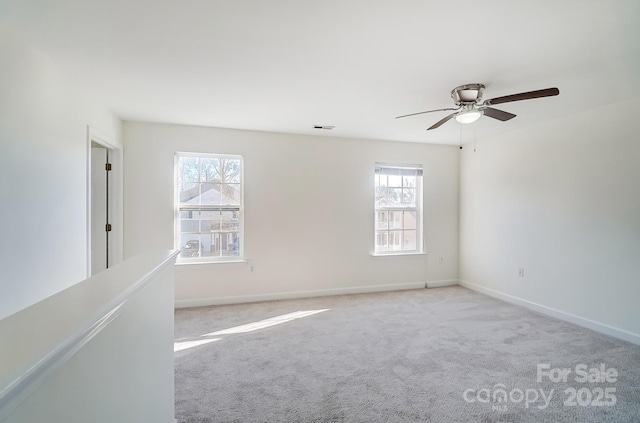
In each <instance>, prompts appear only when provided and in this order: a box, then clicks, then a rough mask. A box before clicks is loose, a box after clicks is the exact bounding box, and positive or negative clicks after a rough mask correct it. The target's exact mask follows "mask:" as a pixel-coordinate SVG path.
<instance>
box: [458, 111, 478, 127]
mask: <svg viewBox="0 0 640 423" xmlns="http://www.w3.org/2000/svg"><path fill="white" fill-rule="evenodd" d="M482 114H483V113H482V110H477V109H473V110H463V111H462V112H460V113H458V114H457V115H456V121H457V122H458V123H463V124H468V123H473V122H475V121H477V120H478V119H480V116H482Z"/></svg>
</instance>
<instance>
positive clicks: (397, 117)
mask: <svg viewBox="0 0 640 423" xmlns="http://www.w3.org/2000/svg"><path fill="white" fill-rule="evenodd" d="M446 110H460V108H457V109H452V108H448V109H436V110H427V111H426V112H418V113H411V114H410V115H402V116H396V119H400V118H404V117H409V116H415V115H422V114H424V113H431V112H444V111H446Z"/></svg>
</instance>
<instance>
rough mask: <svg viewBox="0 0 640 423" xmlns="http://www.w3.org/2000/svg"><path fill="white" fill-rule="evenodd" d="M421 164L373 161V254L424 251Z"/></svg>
mask: <svg viewBox="0 0 640 423" xmlns="http://www.w3.org/2000/svg"><path fill="white" fill-rule="evenodd" d="M422 246H423V242H422V166H420V165H392V164H382V163H376V166H375V254H381V255H382V254H411V253H422V252H423V247H422Z"/></svg>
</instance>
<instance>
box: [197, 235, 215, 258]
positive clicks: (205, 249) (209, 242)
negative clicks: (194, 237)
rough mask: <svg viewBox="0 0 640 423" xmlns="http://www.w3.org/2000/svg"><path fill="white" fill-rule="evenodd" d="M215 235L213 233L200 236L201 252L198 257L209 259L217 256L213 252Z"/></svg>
mask: <svg viewBox="0 0 640 423" xmlns="http://www.w3.org/2000/svg"><path fill="white" fill-rule="evenodd" d="M216 235H217V233H215V232H213V233H208V234H202V235H200V242H201V244H202V245H201V248H202V252H201V254H200V255H201V256H202V257H211V256H215V255H217V254H216V252H215V240H216Z"/></svg>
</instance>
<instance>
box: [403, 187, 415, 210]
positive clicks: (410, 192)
mask: <svg viewBox="0 0 640 423" xmlns="http://www.w3.org/2000/svg"><path fill="white" fill-rule="evenodd" d="M402 203H403V205H404V206H405V207H407V206H412V207H415V204H416V190H415V189H412V188H405V189H403V190H402Z"/></svg>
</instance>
